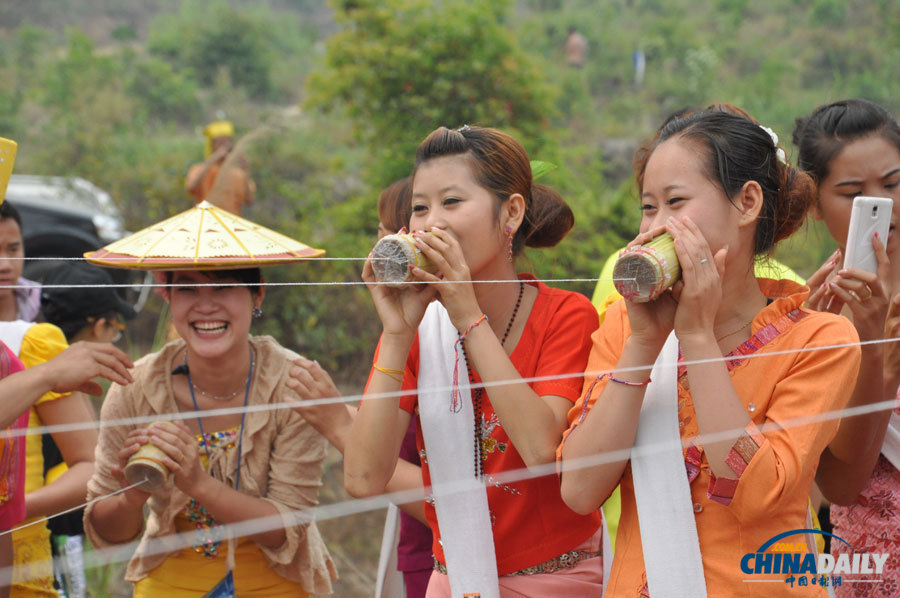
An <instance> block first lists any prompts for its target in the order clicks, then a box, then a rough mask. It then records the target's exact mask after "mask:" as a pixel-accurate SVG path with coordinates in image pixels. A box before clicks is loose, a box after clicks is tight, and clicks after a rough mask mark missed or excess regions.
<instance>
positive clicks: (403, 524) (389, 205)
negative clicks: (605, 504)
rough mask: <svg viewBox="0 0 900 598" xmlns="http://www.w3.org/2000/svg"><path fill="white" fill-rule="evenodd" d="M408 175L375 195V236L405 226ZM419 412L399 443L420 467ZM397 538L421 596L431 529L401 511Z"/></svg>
mask: <svg viewBox="0 0 900 598" xmlns="http://www.w3.org/2000/svg"><path fill="white" fill-rule="evenodd" d="M410 183H411V180H410V177H404V178H402V179H400V180H398V181H395V182H394V183H392V184H391V185H389V186H388V187H387V188H385V189H384V191H382V192H381V194H380V195H379V196H378V238H379V239H380V238H382V237H384V236H385V235H389V234H391V233H394V232H398V231H400V230H401V229H402V230H404V231H405V230H406V226H407V225H408V224H409V217H410V193H411V190H410ZM418 427H419V416H418V415H413V417H412V418H411V419H410V422H409V428H407V430H406V436H404V438H403V443H402V444H401V445H400V458H401V459H403V460H404V461H408V462H409V463H412V464H413V465H416V466H419V467H421V465H422V463H421V461H420V460H419V449H418V447H417V446H416V431H417V429H418ZM399 515H400V538H399V541H398V544H397V569H398V570H399V571H401V572H402V573H403V585H404V587H405V588H406V598H424V596H425V591H426V590H427V589H428V579H429V578H430V577H431V571H432V569H433V567H434V559H433V557H432V556H431V544H432V542H433V539H432V537H431V529H430V528H429V527H428V526H427V525H425V524H424V523H422V522H420V521H418V520H416V518H415V517H413V516H412V515H410V514H409V513H405V512H403V511H401V512H400V514H399Z"/></svg>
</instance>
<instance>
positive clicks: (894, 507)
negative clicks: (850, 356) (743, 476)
mask: <svg viewBox="0 0 900 598" xmlns="http://www.w3.org/2000/svg"><path fill="white" fill-rule="evenodd" d="M794 145H796V146H797V148H798V149H799V166H800V167H801V168H803V169H804V170H807V171H808V172H809V173H810V174H811V175H812V177H813V179H814V180H815V181H816V183H817V184H818V196H817V201H816V203H815V205H814V206H813V207H812V216H813V217H814V218H817V219H819V220H822V221H823V222H824V224H825V228H826V229H828V232H829V234H830V235H831V237H832V238H833V239H834V241H835V242H836V243H837V244H838V250H837V251H836V252H835V253H834V254H833V255H832V256H831V258H829V259H828V260H827V261H826V262H825V264H824V265H823V266H822V268H820V269H819V270H818V271H817V272H816V273H815V274H814V275H813V276H811V277H810V279H809V286H810V288H811V289H813V292H812V294H811V295H810V298H809V306H810V307H811V308H813V309H820V310H826V311H831V312H834V313H842V314H844V315H845V316H847V317H848V318H850V320H851V321H852V322H853V325H854V326H855V327H856V331H857V332H858V333H859V338H860V340H862V341H878V340H881V339H890V338H897V337H898V336H900V237H898V236H897V232H896V230H895V227H896V225H897V223H898V221H900V125H898V124H897V121H896V120H895V119H894V117H893V116H891V115H890V113H888V111H887V110H885V109H884V108H882V107H881V106H879V105H877V104H874V103H872V102H869V101H866V100H861V99H850V100H843V101H839V102H834V103H831V104H827V105H823V106H819V107H818V108H816V109H815V110H813V112H812V113H811V114H809V115H808V116H803V117H800V118H798V119H797V121H796V124H795V128H794ZM858 195H866V196H876V197H889V198H891V199H893V200H894V209H893V214H892V217H891V227H890V231H891V232H890V234H889V235H888V238H887V239H878V238H876V239H873V241H872V248H873V250H874V252H875V256H876V258H877V259H878V271H877V273H875V274H872V273H870V272H864V271H861V270H856V269H846V268H844V267H843V256H844V250H845V249H846V247H845V246H846V242H847V231H848V228H849V224H850V209H851V207H852V205H853V198H854V197H856V196H858ZM862 352H863V360H862V365H861V367H860V370H859V376H858V378H857V380H856V388H855V389H854V391H853V396H852V398H851V399H850V403H849V404H848V407H858V406H865V405H869V404H872V403H878V402H881V401H887V400H891V399H892V398H894V397H896V396H898V387H900V343H897V342H888V343H874V344H866V345H864V346H863V347H862ZM893 413H894V414H893V415H892V412H891V411H890V410H882V411H876V412H873V413H867V414H863V415H858V416H855V417H849V418H845V419H842V420H841V422H840V427H839V428H838V432H837V436H836V437H835V438H834V440H833V441H832V442H831V443H830V444H829V445H828V447H827V448H826V449H825V451H824V452H823V453H822V460H821V462H820V463H819V468H818V470H817V471H816V481H817V482H818V484H819V486H820V488H821V489H822V492H823V493H824V495H825V497H826V498H828V499H829V500H831V502H832V505H831V523H832V524H833V526H834V533H835V535H837V536H839V537H841V538H843V539H844V540H846V541H847V542H848V543H849V544H850V546H853V547H855V548H861V547H866V548H865V551H866V552H874V553H877V552H882V553H886V554H891V555H892V557H891V558H889V559H888V560H887V562H886V563H885V565H884V569H883V570H882V574H881V575H878V576H870V577H869V579H871V580H875V581H877V583H855V584H852V586H847V587H845V586H841V587H839V588H835V593H836V594H837V595H838V596H847V597H849V596H873V597H887V596H896V595H897V593H898V592H900V565H898V562H897V559H896V556H895V555H896V554H897V547H898V546H900V408H896V409H895V410H894V412H893ZM831 552H832V554H834V555H835V557H836V558H837V557H838V555H840V554H845V553H850V552H851V551H850V549H849V548H848V546H847V545H845V544H844V543H843V542H832V543H831Z"/></svg>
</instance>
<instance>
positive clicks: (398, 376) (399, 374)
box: [372, 363, 404, 384]
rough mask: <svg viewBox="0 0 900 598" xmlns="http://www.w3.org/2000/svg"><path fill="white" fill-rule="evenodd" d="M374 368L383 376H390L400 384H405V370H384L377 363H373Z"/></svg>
mask: <svg viewBox="0 0 900 598" xmlns="http://www.w3.org/2000/svg"><path fill="white" fill-rule="evenodd" d="M372 367H373V368H375V369H376V370H378V371H379V372H381V373H382V374H385V375H387V376H390V377H391V378H393V379H394V380H396V381H397V382H399V383H400V384H403V373H404V372H403V370H397V369H394V368H383V367H381V366H379V365H378V364H377V363H373V364H372Z"/></svg>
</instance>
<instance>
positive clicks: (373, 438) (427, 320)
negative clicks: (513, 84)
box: [344, 126, 602, 598]
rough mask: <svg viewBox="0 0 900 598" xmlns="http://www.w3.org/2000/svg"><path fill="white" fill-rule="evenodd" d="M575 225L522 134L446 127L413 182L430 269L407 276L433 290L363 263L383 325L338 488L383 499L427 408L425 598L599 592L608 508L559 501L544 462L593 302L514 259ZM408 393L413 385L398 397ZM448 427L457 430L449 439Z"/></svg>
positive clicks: (558, 429) (422, 433) (567, 398)
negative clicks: (429, 546) (541, 177)
mask: <svg viewBox="0 0 900 598" xmlns="http://www.w3.org/2000/svg"><path fill="white" fill-rule="evenodd" d="M573 224H574V216H573V215H572V211H571V210H570V209H569V207H568V206H567V205H566V204H565V202H564V201H563V200H562V199H561V198H560V197H559V195H558V194H556V193H555V192H554V191H552V190H551V189H549V188H547V187H544V186H541V185H534V184H533V183H532V175H531V167H530V163H529V161H528V156H527V154H526V153H525V150H524V149H523V148H522V146H521V145H520V144H519V143H518V142H517V141H516V140H515V139H513V138H512V137H510V136H509V135H506V134H504V133H501V132H500V131H497V130H494V129H486V128H478V127H468V126H466V127H462V128H461V129H458V130H456V131H453V130H449V129H446V128H443V127H442V128H440V129H437V130H436V131H434V132H432V133H431V134H430V135H429V136H428V137H427V138H426V139H425V141H423V142H422V144H421V145H420V146H419V149H418V151H417V153H416V169H415V171H414V174H413V181H412V216H411V219H410V229H411V230H413V231H417V232H416V233H415V235H414V237H415V244H416V246H417V247H418V249H420V250H421V251H422V253H424V255H425V256H426V257H427V258H428V259H429V260H430V261H431V262H432V263H433V264H434V265H435V266H436V268H437V274H434V275H433V274H429V273H428V272H425V271H424V270H421V269H418V268H414V269H413V276H414V279H415V280H416V281H420V282H424V283H433V284H424V285H414V286H410V287H407V288H401V289H396V288H390V287H387V286H382V285H378V284H375V279H374V275H373V271H372V265H371V261H369V262H367V263H366V266H365V269H364V271H363V278H364V280H365V281H366V282H367V283H368V285H369V289H370V291H371V293H372V298H373V300H374V302H375V306H376V308H377V310H378V314H379V317H380V318H381V322H382V325H383V327H384V331H383V334H382V336H381V342H380V345H379V350H378V352H377V353H376V356H375V363H374V365H373V370H372V374H371V376H370V379H369V383H368V385H367V388H366V394H365V398H364V400H363V402H362V404H361V406H360V410H359V413H358V415H357V417H356V419H355V421H354V424H353V431H352V434H351V441H350V442H349V444H348V446H347V449H346V452H345V464H344V467H345V469H344V471H345V474H344V475H345V484H346V486H347V490H348V491H349V492H350V493H351V494H352V495H354V496H372V495H376V494H379V493H381V492H383V491H384V488H385V485H386V483H387V481H388V479H389V478H390V477H391V474H392V472H393V471H394V467H395V464H396V462H397V455H398V452H399V449H400V443H401V442H402V440H403V435H404V432H405V431H406V429H407V427H408V426H409V421H410V417H411V415H412V414H413V413H414V412H418V413H419V415H420V417H421V422H422V423H421V427H420V429H419V431H418V433H417V443H418V447H419V451H420V456H421V457H422V475H423V480H424V483H425V485H426V486H431V485H432V484H434V488H432V491H433V492H434V496H433V497H432V498H430V499H429V500H427V501H426V518H427V519H428V521H429V524H430V526H431V528H432V531H433V533H434V537H435V542H434V546H433V551H434V555H435V569H436V571H435V573H434V574H433V575H432V578H431V582H430V584H429V587H428V594H427V596H429V597H431V596H450V595H451V587H452V588H453V591H452V595H453V596H457V595H463V594H467V593H472V592H475V593H478V594H480V596H482V598H488V597H496V596H504V595H507V596H548V595H560V596H562V595H566V596H582V595H599V592H600V586H601V584H602V564H601V559H600V558H598V557H599V553H600V539H601V538H600V532H599V529H600V523H601V521H600V514H599V512H596V513H591V514H590V515H587V516H579V515H576V514H575V513H574V512H572V511H571V510H570V509H569V508H568V507H566V506H565V505H564V504H563V502H562V499H561V497H560V493H559V483H558V481H557V478H556V475H555V473H554V470H553V467H552V465H550V467H549V468H547V466H548V465H549V464H552V463H553V461H554V459H555V451H556V447H557V445H558V444H559V442H560V440H561V437H562V432H563V430H564V429H565V428H566V413H567V411H568V409H570V408H571V406H572V405H573V402H574V401H575V399H577V398H578V395H579V392H580V383H579V381H578V378H577V377H572V376H571V374H572V373H574V372H578V371H579V370H580V368H583V367H584V365H585V364H586V361H587V356H588V352H589V350H590V334H591V333H592V332H593V331H594V330H595V329H596V327H597V325H598V321H597V314H596V311H595V310H594V308H593V307H592V306H591V304H590V302H589V301H588V300H587V298H585V297H583V296H581V295H579V294H576V293H572V292H568V291H561V290H557V289H551V288H549V287H547V286H545V285H543V284H541V283H540V282H538V281H536V280H534V279H533V277H531V276H529V275H519V274H517V273H516V269H515V264H514V262H513V258H514V257H515V256H516V255H518V254H519V253H520V252H521V251H522V249H523V248H524V247H525V246H526V245H527V246H531V247H552V246H554V245H556V244H557V243H558V242H559V241H560V240H562V238H563V237H564V236H565V235H566V233H568V231H569V229H571V227H572V225H573ZM425 231H427V234H426V232H425ZM473 282H477V284H473ZM438 283H442V284H438ZM434 299H437V301H435V302H434V303H433V304H431V305H430V306H429V304H430V303H431V302H432V301H433V300H434ZM447 330H449V331H450V332H449V334H448V333H447V332H446V331H447ZM441 341H449V342H441ZM455 356H456V358H455ZM441 359H444V360H445V362H444V363H439V364H438V365H437V366H435V365H434V363H435V362H436V361H437V362H440V360H441ZM567 374H568V375H570V376H568V377H567V376H566V375H567ZM442 376H443V378H441V377H442ZM440 379H443V380H445V382H444V383H441V382H440V381H439V380H440ZM435 380H438V382H437V383H435ZM467 380H468V384H466V381H467ZM451 381H452V382H451ZM401 388H402V389H403V390H409V391H413V392H410V393H409V394H407V395H405V396H403V397H402V399H401V398H399V397H398V396H397V395H399V394H400V393H398V392H397V391H399V390H401ZM385 393H388V394H387V396H385ZM465 418H468V420H466V419H465ZM466 421H468V422H470V423H469V424H465V423H463V424H462V427H459V426H460V423H461V422H466ZM466 425H468V427H466ZM451 429H458V430H459V431H460V433H458V434H445V433H444V432H446V431H447V430H451ZM540 466H544V469H540ZM532 468H535V471H533V472H529V471H525V470H526V469H532ZM449 470H453V471H455V472H460V471H462V472H464V475H463V476H462V477H453V476H452V475H450V476H448V475H447V471H449ZM441 484H445V485H444V486H441ZM448 489H449V490H448ZM460 489H461V492H457V491H458V490H460ZM444 491H447V492H448V493H449V492H452V493H455V496H449V497H447V498H446V499H445V498H444V495H443V494H442V492H444ZM485 499H486V500H485ZM467 501H471V502H467ZM458 505H465V506H464V507H463V508H461V509H458V510H457V511H454V509H455V508H456V507H457V506H458ZM480 517H483V519H479V518H480ZM473 522H474V523H473ZM481 534H486V537H485V536H484V535H481ZM491 540H493V541H491ZM476 555H483V556H476ZM467 559H469V560H468V561H467ZM491 559H493V561H492V560H491ZM448 572H449V578H448V575H447V573H448ZM498 577H499V580H498ZM498 587H499V589H498ZM473 595H475V594H473Z"/></svg>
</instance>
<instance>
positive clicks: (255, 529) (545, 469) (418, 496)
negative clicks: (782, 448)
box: [0, 399, 896, 584]
mask: <svg viewBox="0 0 900 598" xmlns="http://www.w3.org/2000/svg"><path fill="white" fill-rule="evenodd" d="M895 405H896V402H895V400H893V399H890V400H887V401H881V402H879V403H873V404H870V405H863V406H859V407H851V408H844V409H835V410H831V411H828V412H823V413H819V414H816V415H813V416H799V417H795V418H791V419H788V420H784V421H781V422H779V423H774V422H773V423H763V424H761V425H759V426H758V428H759V430H760V432H761V433H763V434H765V433H766V432H768V431H780V430H784V429H788V428H792V427H798V426H803V425H809V424H813V423H818V422H823V421H829V420H834V419H841V418H844V417H850V416H855V415H863V414H866V413H874V412H877V411H884V410H890V409H893V408H894V407H895ZM743 431H744V428H743V427H741V428H733V429H729V430H723V431H720V432H716V433H710V434H701V435H698V436H694V437H689V438H684V439H682V440H681V446H682V447H685V446H687V445H688V444H690V443H691V442H692V441H694V440H700V442H701V443H702V444H703V445H708V444H711V443H714V442H718V441H722V440H728V439H731V438H733V437H734V435H735V434H737V433H741V432H743ZM669 448H670V446H669V443H656V444H653V445H649V446H647V447H646V448H645V449H644V450H645V451H646V453H647V454H650V455H652V454H656V453H658V452H662V451H665V450H669ZM631 453H632V449H631V447H629V448H626V449H621V450H617V451H606V452H603V453H598V454H596V455H590V456H585V457H581V458H578V459H568V460H566V461H565V462H563V463H562V464H557V463H547V464H544V465H536V466H532V467H524V468H520V469H515V470H509V471H504V472H498V473H495V474H492V478H494V480H495V481H496V482H497V483H500V484H509V483H512V482H517V481H522V480H528V479H533V478H539V477H544V476H548V475H555V474H556V473H557V471H558V469H557V468H558V467H560V468H561V469H560V470H561V471H563V472H571V471H577V470H579V469H585V468H589V467H595V466H597V465H604V464H608V463H615V462H618V461H625V460H627V459H629V458H630V456H631ZM466 484H468V481H462V482H459V483H458V484H455V485H450V486H449V491H450V492H452V491H453V490H456V489H459V490H462V489H464V488H465V486H466ZM131 487H132V486H129V487H128V488H123V489H121V490H119V491H117V493H118V492H124V491H125V490H127V489H129V488H131ZM430 492H431V488H430V487H419V488H413V489H408V490H399V491H396V492H388V493H384V494H380V495H378V496H372V497H369V498H361V499H349V500H345V501H340V502H336V503H332V504H328V505H319V506H315V507H310V508H307V509H300V510H294V511H291V512H289V513H287V514H274V515H267V516H265V517H258V518H254V519H247V520H244V521H241V522H238V523H231V524H224V525H223V526H222V527H223V528H227V529H228V531H230V533H231V534H232V536H233V537H235V538H243V537H248V536H254V535H257V534H261V533H265V532H268V531H273V530H277V529H282V528H283V527H284V517H286V516H291V517H293V518H295V520H296V521H297V525H303V524H306V523H309V522H313V521H326V520H329V519H337V518H340V517H346V516H349V515H356V514H360V513H366V512H369V511H376V510H379V509H383V508H386V507H387V506H388V505H389V504H390V503H394V504H404V503H410V502H417V501H422V500H424V499H425V498H426V497H427V496H428V495H429V494H430ZM109 496H111V495H107V496H101V497H98V498H95V499H94V500H93V501H91V502H96V501H100V500H103V499H105V498H108V497H109ZM202 534H203V532H201V531H199V530H192V531H188V532H181V533H176V534H172V535H167V536H162V537H158V538H147V539H146V548H147V550H146V551H145V552H143V553H142V554H143V555H144V556H150V555H154V554H163V553H170V552H173V551H175V550H179V549H181V548H187V547H190V546H193V545H194V544H196V543H197V542H198V541H201V540H203V539H204V536H203V535H202ZM139 543H140V539H139V540H135V541H133V542H129V543H125V544H120V545H116V546H113V547H109V548H96V549H95V550H93V551H91V552H88V553H85V555H84V565H85V568H91V567H98V566H103V565H107V564H111V563H118V562H124V561H128V560H130V559H131V558H132V556H133V554H134V551H135V550H136V549H137V547H138V544H139ZM11 573H12V567H7V568H4V569H0V580H2V579H9V578H8V577H7V576H9V575H11ZM0 584H2V582H0Z"/></svg>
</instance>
